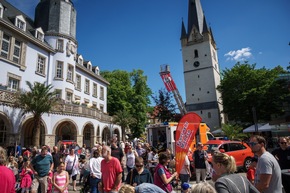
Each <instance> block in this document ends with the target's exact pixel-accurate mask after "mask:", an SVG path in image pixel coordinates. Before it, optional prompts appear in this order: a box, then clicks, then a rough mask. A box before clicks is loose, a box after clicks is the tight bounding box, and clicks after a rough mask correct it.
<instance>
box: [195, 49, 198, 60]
mask: <svg viewBox="0 0 290 193" xmlns="http://www.w3.org/2000/svg"><path fill="white" fill-rule="evenodd" d="M194 57H195V58H198V51H197V50H194Z"/></svg>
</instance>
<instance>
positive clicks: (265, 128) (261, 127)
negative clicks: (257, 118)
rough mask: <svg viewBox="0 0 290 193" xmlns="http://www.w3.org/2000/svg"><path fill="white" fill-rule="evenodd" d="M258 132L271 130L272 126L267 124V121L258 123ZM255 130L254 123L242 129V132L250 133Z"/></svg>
mask: <svg viewBox="0 0 290 193" xmlns="http://www.w3.org/2000/svg"><path fill="white" fill-rule="evenodd" d="M257 125H258V132H263V131H271V130H272V129H273V128H272V127H271V126H270V125H269V123H266V124H265V123H258V124H257ZM251 132H255V125H251V126H250V127H248V128H246V129H244V130H243V133H251Z"/></svg>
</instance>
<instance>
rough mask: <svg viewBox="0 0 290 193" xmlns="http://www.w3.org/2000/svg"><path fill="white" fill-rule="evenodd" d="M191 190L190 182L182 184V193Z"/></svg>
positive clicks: (187, 192)
mask: <svg viewBox="0 0 290 193" xmlns="http://www.w3.org/2000/svg"><path fill="white" fill-rule="evenodd" d="M190 190H191V186H190V184H189V183H187V182H184V183H183V184H182V185H181V192H182V193H189V192H190Z"/></svg>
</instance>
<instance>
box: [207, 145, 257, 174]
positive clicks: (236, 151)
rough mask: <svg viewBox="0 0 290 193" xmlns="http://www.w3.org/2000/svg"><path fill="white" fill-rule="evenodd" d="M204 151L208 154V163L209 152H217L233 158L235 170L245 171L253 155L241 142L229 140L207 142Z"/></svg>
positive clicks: (210, 159)
mask: <svg viewBox="0 0 290 193" xmlns="http://www.w3.org/2000/svg"><path fill="white" fill-rule="evenodd" d="M204 149H205V150H206V151H207V153H208V157H209V162H210V163H211V162H212V156H211V152H213V151H214V150H219V151H220V152H222V153H226V154H228V155H230V156H233V157H234V158H235V160H236V165H237V168H239V169H243V170H244V171H247V169H248V168H249V166H250V164H251V162H252V161H251V158H252V157H254V154H253V152H252V150H251V148H250V147H249V146H248V145H247V144H246V143H245V142H241V141H230V140H209V141H208V142H207V143H206V144H205V147H204Z"/></svg>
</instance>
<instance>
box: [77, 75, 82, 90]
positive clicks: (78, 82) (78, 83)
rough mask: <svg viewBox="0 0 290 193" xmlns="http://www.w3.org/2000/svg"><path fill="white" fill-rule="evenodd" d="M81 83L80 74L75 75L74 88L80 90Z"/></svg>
mask: <svg viewBox="0 0 290 193" xmlns="http://www.w3.org/2000/svg"><path fill="white" fill-rule="evenodd" d="M81 85H82V77H81V75H78V74H77V75H76V89H77V90H81Z"/></svg>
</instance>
